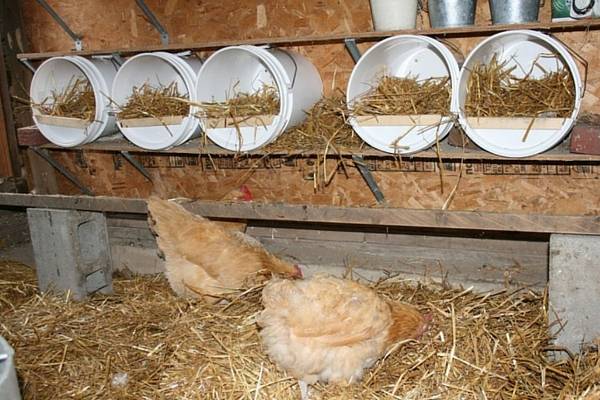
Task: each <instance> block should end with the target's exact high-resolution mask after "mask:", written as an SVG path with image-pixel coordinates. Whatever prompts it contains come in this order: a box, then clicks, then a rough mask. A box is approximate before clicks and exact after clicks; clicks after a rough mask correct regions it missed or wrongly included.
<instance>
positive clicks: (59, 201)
mask: <svg viewBox="0 0 600 400" xmlns="http://www.w3.org/2000/svg"><path fill="white" fill-rule="evenodd" d="M1 205H6V206H15V207H26V208H54V209H71V210H85V211H102V212H114V213H133V214H145V213H146V212H147V209H146V201H145V200H144V199H126V198H119V197H107V196H98V197H91V196H63V195H46V196H43V195H31V194H7V193H3V194H0V206H1ZM184 207H186V208H187V209H189V210H191V211H192V212H194V213H197V214H200V215H203V216H205V217H209V218H223V219H242V220H267V221H285V222H302V223H308V224H310V223H320V224H338V225H367V226H368V225H376V226H389V227H403V228H419V229H447V230H471V231H497V232H523V233H544V234H548V233H573V234H594V235H598V234H600V216H568V215H543V214H526V213H523V214H509V213H492V212H477V211H442V210H413V209H403V208H358V207H330V206H313V205H295V204H264V203H222V202H213V201H192V202H189V203H186V204H184Z"/></svg>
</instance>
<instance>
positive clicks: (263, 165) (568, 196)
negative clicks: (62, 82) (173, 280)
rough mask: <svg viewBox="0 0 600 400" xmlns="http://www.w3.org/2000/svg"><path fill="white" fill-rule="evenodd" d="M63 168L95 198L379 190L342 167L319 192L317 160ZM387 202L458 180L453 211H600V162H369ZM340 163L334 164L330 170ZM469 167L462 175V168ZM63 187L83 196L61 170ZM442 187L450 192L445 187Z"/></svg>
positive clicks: (119, 162) (338, 195)
mask: <svg viewBox="0 0 600 400" xmlns="http://www.w3.org/2000/svg"><path fill="white" fill-rule="evenodd" d="M52 156H53V157H55V158H56V159H57V160H58V161H59V162H60V163H61V164H62V165H64V166H65V167H66V168H67V169H68V170H69V171H71V172H72V173H73V174H74V175H76V176H77V177H78V179H79V180H80V181H81V182H82V183H83V184H84V185H86V186H87V187H89V188H92V189H93V190H94V191H95V194H96V195H107V196H111V195H112V196H119V197H135V198H145V197H147V196H149V195H150V194H158V195H159V196H161V197H164V198H172V197H188V198H194V199H201V200H232V199H233V196H232V194H233V193H234V192H235V191H236V189H237V188H238V187H239V186H240V185H241V184H246V185H248V187H249V188H250V189H251V191H252V193H253V196H254V199H255V200H256V201H260V202H275V203H276V202H285V203H291V204H303V203H309V204H321V205H334V206H363V207H365V206H366V207H368V206H374V205H376V203H375V199H374V197H373V194H372V193H371V192H370V191H369V189H368V187H367V186H366V184H365V183H364V181H363V178H362V177H361V176H360V174H359V173H358V171H357V170H356V169H354V168H352V167H351V164H349V168H348V169H347V172H348V175H347V176H346V174H345V173H343V171H342V170H341V169H339V170H338V172H337V174H335V176H334V178H333V179H332V182H331V184H330V185H329V186H328V187H325V188H322V189H320V190H317V191H315V188H314V181H313V174H314V165H315V163H314V161H315V160H314V159H310V158H290V159H286V158H279V157H274V158H269V159H262V160H260V162H257V159H246V158H244V159H239V160H234V159H233V157H213V158H212V160H211V159H208V158H206V157H198V156H197V155H145V156H142V155H138V156H137V157H138V159H139V161H140V162H141V164H142V165H144V167H145V168H146V169H147V170H148V171H149V172H150V174H151V175H152V177H153V183H151V182H149V181H148V180H147V179H146V178H144V177H143V176H142V175H141V174H140V173H139V172H138V171H137V170H136V169H134V168H133V167H132V166H131V165H130V164H129V163H128V162H127V161H126V160H125V159H123V158H122V157H121V156H120V155H118V154H111V153H107V152H96V151H85V152H83V151H69V150H59V151H53V152H52ZM367 163H368V164H369V167H370V168H371V169H372V170H374V173H373V174H374V177H375V179H376V180H377V182H378V183H379V185H380V187H381V190H382V191H383V193H384V194H385V196H386V200H387V201H388V202H389V205H390V206H392V207H401V208H411V209H441V208H442V206H443V205H444V203H445V202H446V200H447V199H448V196H449V195H450V193H451V192H452V190H453V188H454V187H455V186H456V185H457V184H458V186H457V189H456V193H455V195H454V198H453V200H452V201H451V202H450V203H449V207H448V209H450V210H466V211H490V212H511V213H541V214H554V215H600V203H599V202H598V193H600V166H598V165H596V164H594V163H592V164H589V163H576V164H571V165H569V164H565V163H546V164H539V163H536V162H529V163H528V162H510V161H490V162H475V163H464V164H462V167H461V163H460V162H447V163H445V164H444V173H443V179H440V173H439V167H438V164H437V162H435V161H428V160H410V159H403V160H402V161H401V163H400V164H399V163H398V162H396V161H394V160H392V159H367ZM334 164H335V162H334V161H331V162H330V168H333V167H334ZM461 168H462V169H463V173H462V177H461V178H460V179H459V175H460V174H459V172H460V169H461ZM57 178H58V179H57V182H58V192H59V193H64V194H80V191H79V189H78V188H77V187H76V186H74V185H73V184H72V183H70V182H69V181H67V180H66V179H64V178H62V177H61V176H60V175H58V174H57ZM442 186H443V192H442V190H441V189H442Z"/></svg>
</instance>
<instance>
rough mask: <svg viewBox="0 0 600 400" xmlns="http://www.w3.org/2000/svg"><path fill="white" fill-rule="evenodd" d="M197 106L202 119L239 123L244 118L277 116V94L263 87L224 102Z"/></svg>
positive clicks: (272, 88)
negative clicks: (227, 119)
mask: <svg viewBox="0 0 600 400" xmlns="http://www.w3.org/2000/svg"><path fill="white" fill-rule="evenodd" d="M236 86H237V85H236ZM234 89H235V88H234ZM198 106H199V107H200V117H203V118H233V119H235V120H237V121H239V120H240V119H243V118H244V117H253V116H257V115H277V114H279V93H278V91H277V88H276V87H274V86H269V85H264V86H262V87H261V88H260V89H259V90H258V91H256V92H254V93H238V94H236V95H235V96H234V97H231V98H229V99H227V100H226V101H224V102H203V103H200V104H198Z"/></svg>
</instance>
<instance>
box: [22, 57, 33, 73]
mask: <svg viewBox="0 0 600 400" xmlns="http://www.w3.org/2000/svg"><path fill="white" fill-rule="evenodd" d="M19 61H21V62H22V63H23V65H24V66H25V67H27V69H28V70H30V71H31V72H33V73H34V74H35V69H36V68H35V67H34V66H33V64H32V63H31V61H29V60H28V59H26V58H21V59H20V60H19Z"/></svg>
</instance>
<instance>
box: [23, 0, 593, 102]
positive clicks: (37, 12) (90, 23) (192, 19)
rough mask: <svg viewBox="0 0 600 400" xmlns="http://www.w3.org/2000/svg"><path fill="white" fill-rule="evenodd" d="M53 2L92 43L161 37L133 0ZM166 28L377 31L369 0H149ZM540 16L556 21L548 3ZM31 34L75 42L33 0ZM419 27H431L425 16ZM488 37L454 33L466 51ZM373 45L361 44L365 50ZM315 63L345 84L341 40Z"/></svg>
mask: <svg viewBox="0 0 600 400" xmlns="http://www.w3.org/2000/svg"><path fill="white" fill-rule="evenodd" d="M48 2H49V3H50V4H51V5H52V7H54V8H55V10H56V11H57V12H58V13H59V14H60V15H61V16H62V17H63V18H64V19H65V20H66V21H67V22H68V23H69V25H70V26H71V28H72V29H73V30H74V31H76V32H78V33H81V34H83V36H84V46H85V47H86V48H87V49H112V48H123V47H125V48H127V47H135V46H140V45H149V44H157V43H159V40H158V34H157V33H156V31H154V29H153V28H152V27H151V26H150V25H149V24H148V22H147V21H146V20H145V19H144V17H143V15H142V13H141V12H140V11H139V9H138V8H137V6H136V5H135V2H134V1H130V0H127V1H125V0H104V1H94V0H83V1H79V0H49V1H48ZM146 2H147V4H148V5H149V6H150V8H151V9H152V10H153V11H154V12H155V13H156V15H157V16H158V18H159V19H160V21H161V23H162V24H163V25H164V26H165V27H166V28H167V30H168V31H169V33H170V35H171V38H172V39H171V40H172V42H176V43H192V42H202V41H215V40H228V39H230V40H235V39H250V38H260V37H275V36H305V35H324V34H330V33H351V32H362V31H370V30H372V23H371V11H370V6H369V0H226V1H223V0H220V1H215V0H207V1H199V0H195V1H191V0H147V1H146ZM545 3H546V4H545V6H544V8H543V9H542V10H541V14H540V19H541V20H542V21H548V20H549V19H550V3H551V2H550V1H546V2H545ZM22 6H23V15H24V25H25V34H26V37H27V39H28V40H29V42H30V43H31V46H32V48H31V50H32V51H57V50H69V49H71V48H72V42H71V41H70V39H69V38H68V36H66V35H65V34H64V32H63V31H62V30H61V29H60V28H59V27H58V26H57V25H56V23H55V22H54V21H53V20H52V19H51V18H50V16H49V15H48V14H46V13H45V11H44V10H43V9H42V8H41V7H40V6H39V4H38V3H37V2H36V1H35V0H22ZM417 20H418V26H419V27H428V25H429V22H428V17H427V15H426V14H422V15H421V16H420V17H419V18H418V19H417ZM476 22H477V24H480V25H485V24H489V23H490V13H489V7H488V2H487V1H480V2H478V10H477V21H476ZM557 36H558V37H559V38H560V39H561V40H563V41H565V42H566V43H567V44H569V45H570V46H571V47H573V48H574V49H575V50H576V51H578V52H579V53H580V54H581V55H582V56H583V57H585V58H586V59H587V60H588V62H589V63H590V65H596V64H597V63H598V62H600V51H599V49H600V31H591V32H579V33H560V34H557ZM481 39H482V37H471V38H461V39H453V40H452V42H453V43H454V44H456V45H457V46H458V47H459V48H460V49H461V50H462V51H463V52H464V54H467V53H468V51H470V50H471V49H472V48H473V47H474V46H475V45H476V44H477V43H478V42H479V41H480V40H481ZM367 47H369V44H363V45H361V48H362V49H363V50H364V49H366V48H367ZM299 50H300V51H301V52H302V53H304V54H306V55H308V57H309V58H311V59H312V61H313V62H314V64H315V65H316V66H317V68H318V69H319V71H320V72H321V75H322V77H323V80H324V83H325V91H326V93H329V92H330V91H331V90H332V88H333V87H338V88H341V89H343V88H345V85H346V83H347V79H348V77H349V75H350V72H351V71H352V66H353V63H352V60H351V59H350V57H349V56H348V55H347V54H346V52H345V50H344V48H343V46H342V45H319V46H307V47H303V48H301V49H299ZM583 110H584V111H590V112H595V113H600V69H598V68H591V69H590V74H589V80H588V92H587V94H586V96H585V98H584V101H583Z"/></svg>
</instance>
